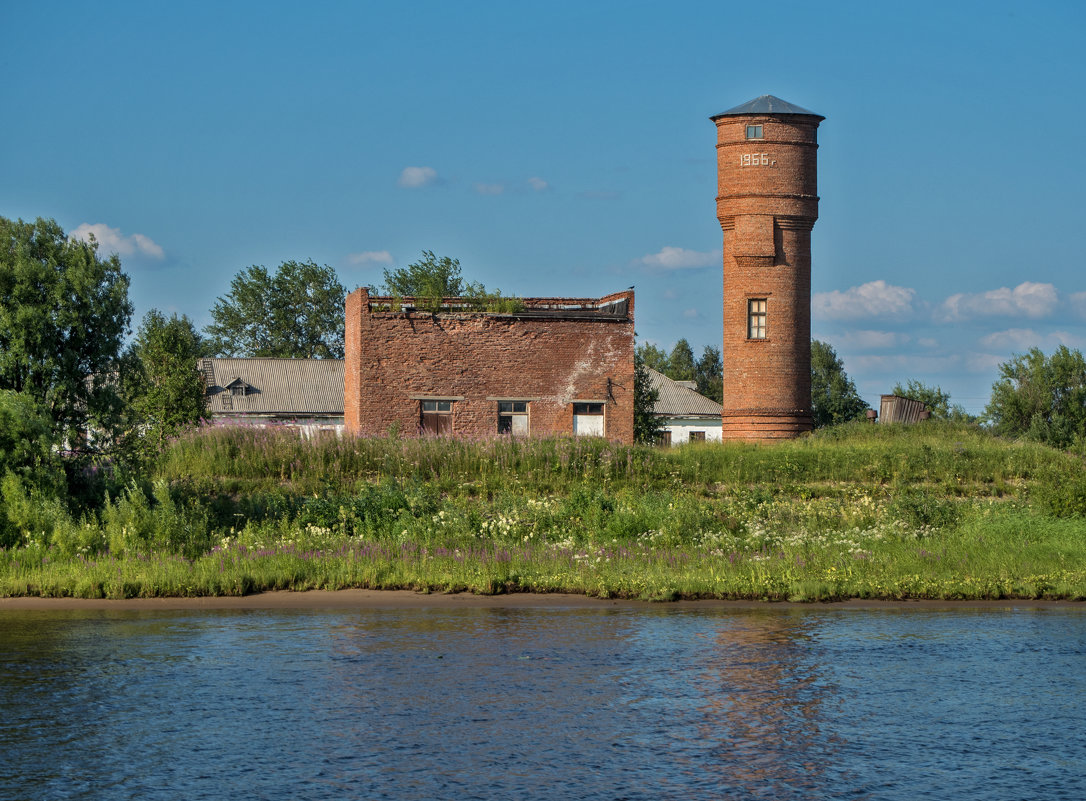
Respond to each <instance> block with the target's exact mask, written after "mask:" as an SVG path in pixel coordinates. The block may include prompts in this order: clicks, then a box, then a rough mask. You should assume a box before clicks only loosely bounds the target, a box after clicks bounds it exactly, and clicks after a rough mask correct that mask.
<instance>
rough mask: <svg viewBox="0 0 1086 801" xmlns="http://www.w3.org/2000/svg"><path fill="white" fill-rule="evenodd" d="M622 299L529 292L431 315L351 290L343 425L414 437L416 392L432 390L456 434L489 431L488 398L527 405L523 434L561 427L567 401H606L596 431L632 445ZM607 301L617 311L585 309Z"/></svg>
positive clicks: (494, 406)
mask: <svg viewBox="0 0 1086 801" xmlns="http://www.w3.org/2000/svg"><path fill="white" fill-rule="evenodd" d="M633 300H634V299H633V292H620V293H616V294H614V295H609V296H607V297H605V298H600V299H591V300H590V299H584V298H531V299H526V300H525V305H526V310H525V314H519V315H518V314H486V313H480V312H468V311H457V310H454V309H449V310H446V311H442V312H439V313H437V314H432V313H430V312H427V311H419V310H415V309H408V306H409V305H410V302H411V299H410V298H405V299H403V300H402V301H401V302H402V303H403V306H402V307H401V306H400V303H398V302H395V301H393V300H392V299H391V298H377V297H370V295H369V293H368V291H367V290H366V289H359V290H356V291H355V292H352V293H351V294H350V295H348V296H347V304H346V360H345V375H344V416H345V422H346V426H347V430H348V431H351V432H355V433H359V434H364V435H382V434H385V433H387V432H388V431H389V430H390V428H392V427H398V428H399V430H400V431H403V432H410V433H413V432H415V431H417V430H418V427H419V423H420V403H421V402H422V400H423V399H438V398H442V399H449V400H453V404H452V409H453V412H452V414H453V433H454V434H455V435H456V436H465V437H491V436H494V435H496V433H497V430H498V402H499V400H524V401H528V402H529V403H528V413H529V421H530V422H529V427H530V433H531V435H532V436H547V435H551V434H571V433H572V432H573V402H574V401H594V402H603V403H604V404H605V406H604V424H605V432H606V436H607V437H608V438H609V439H614V440H619V441H622V442H632V441H633V388H634V387H633V381H634V365H633V351H634V328H633V326H634V323H633ZM609 301H620V302H621V301H625V303H626V309H625V313H624V314H605V313H602V312H600V313H593V311H592V310H586V309H585V308H584V307H588V306H591V307H592V308H593V309H595V308H596V307H598V306H600V305H601V304H606V303H607V302H609ZM567 306H568V307H581V308H572V309H563V308H562V307H567ZM394 309H400V310H394Z"/></svg>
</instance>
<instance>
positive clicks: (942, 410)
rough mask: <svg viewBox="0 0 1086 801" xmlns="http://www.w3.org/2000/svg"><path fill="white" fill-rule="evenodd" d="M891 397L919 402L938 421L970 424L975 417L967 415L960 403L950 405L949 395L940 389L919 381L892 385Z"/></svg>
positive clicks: (911, 380)
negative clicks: (895, 396)
mask: <svg viewBox="0 0 1086 801" xmlns="http://www.w3.org/2000/svg"><path fill="white" fill-rule="evenodd" d="M890 394H891V395H897V396H898V397H901V398H909V399H911V400H916V401H920V402H921V403H923V404H924V405H925V406H926V407H927V408H928V411H930V412H931V416H932V417H934V418H937V419H940V420H956V421H959V422H967V423H972V422H975V421H976V419H977V418H976V416H975V415H971V414H969V413H968V412H967V411H966V410H965V407H964V406H962V405H961V404H960V403H955V404H951V403H950V395H949V393H946V392H943V390H942V388H941V387H938V386H928V385H927V384H923V383H921V382H920V381H914V380H913V379H909V380H908V381H907V382H905V384H904V385H902V384H900V383H898V384H894V388H893V389H892V390H890Z"/></svg>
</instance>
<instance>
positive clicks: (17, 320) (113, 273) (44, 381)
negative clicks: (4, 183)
mask: <svg viewBox="0 0 1086 801" xmlns="http://www.w3.org/2000/svg"><path fill="white" fill-rule="evenodd" d="M131 316H132V305H131V303H130V302H129V300H128V276H126V275H125V274H124V273H123V272H122V271H121V263H120V260H119V259H118V258H117V256H116V255H112V256H110V257H109V258H106V259H103V258H100V257H99V255H98V246H97V244H96V243H95V242H93V240H92V241H91V242H89V243H87V242H80V241H75V240H70V239H68V237H67V236H66V235H65V233H64V231H63V229H62V228H61V227H60V226H59V225H58V224H57V223H56V222H55V221H54V220H43V219H40V218H39V219H38V220H36V221H35V222H32V223H28V222H24V221H22V220H18V221H12V220H8V219H5V218H3V217H0V389H6V390H11V391H13V392H17V393H23V394H25V395H27V396H29V397H30V398H32V399H33V400H34V402H35V403H36V404H37V405H38V406H39V407H40V408H41V409H42V410H43V411H44V413H45V414H46V415H47V418H48V419H49V421H50V429H51V435H52V437H53V441H54V442H55V443H61V442H65V441H66V442H67V444H68V445H69V447H72V448H75V447H77V446H78V447H80V448H89V447H91V445H93V442H94V441H97V442H98V443H99V444H101V443H104V442H109V441H110V437H109V436H106V434H110V433H112V432H113V431H114V430H115V428H116V426H117V424H118V423H119V420H120V417H121V412H122V409H121V403H120V398H119V395H118V391H117V380H116V375H117V369H118V367H119V364H120V357H121V346H122V343H123V341H124V337H125V336H126V335H127V333H128V331H129V328H128V324H129V320H130V319H131ZM90 427H94V428H96V429H97V430H98V431H99V436H98V438H97V439H96V440H92V441H91V444H90V445H88V444H87V442H86V441H85V434H86V432H87V430H88V428H90Z"/></svg>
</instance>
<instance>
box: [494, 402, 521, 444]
mask: <svg viewBox="0 0 1086 801" xmlns="http://www.w3.org/2000/svg"><path fill="white" fill-rule="evenodd" d="M498 433H499V434H510V435H512V436H514V437H526V436H528V401H498Z"/></svg>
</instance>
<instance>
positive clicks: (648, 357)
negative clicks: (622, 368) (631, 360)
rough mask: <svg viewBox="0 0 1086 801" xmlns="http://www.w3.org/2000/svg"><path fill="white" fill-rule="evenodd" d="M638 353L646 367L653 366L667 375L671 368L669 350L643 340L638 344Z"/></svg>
mask: <svg viewBox="0 0 1086 801" xmlns="http://www.w3.org/2000/svg"><path fill="white" fill-rule="evenodd" d="M636 355H637V356H638V357H639V358H640V359H641V361H642V362H643V363H644V365H645V366H646V367H651V368H652V369H653V370H655V371H656V372H658V373H663V374H664V375H667V373H668V370H669V369H670V368H669V367H668V357H667V352H666V351H665V350H664V349H663V348H658V347H656V346H655V345H653V344H652V343H651V342H642V343H641V344H640V345H638V346H637V349H636Z"/></svg>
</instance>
